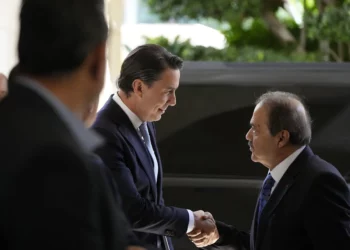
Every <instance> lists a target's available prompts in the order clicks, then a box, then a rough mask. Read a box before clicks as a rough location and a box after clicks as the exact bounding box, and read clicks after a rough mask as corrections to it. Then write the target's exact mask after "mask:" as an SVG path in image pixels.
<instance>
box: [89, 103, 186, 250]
mask: <svg viewBox="0 0 350 250" xmlns="http://www.w3.org/2000/svg"><path fill="white" fill-rule="evenodd" d="M92 127H93V129H94V130H96V131H97V132H98V133H100V134H101V135H102V136H103V137H104V138H105V140H106V142H107V143H106V144H105V146H103V147H102V148H100V149H99V150H98V151H97V152H96V153H97V154H98V155H99V156H100V157H101V159H102V160H103V161H104V163H105V165H106V166H108V167H109V168H110V169H111V171H112V174H113V176H114V179H115V181H116V183H117V186H118V189H119V193H120V195H121V197H122V203H123V209H124V212H125V214H126V215H127V217H128V219H129V221H130V223H131V225H132V228H133V230H134V231H135V234H136V235H137V236H138V238H139V239H140V240H142V241H143V242H144V243H145V244H146V245H151V246H156V245H157V243H158V242H162V248H163V249H164V248H165V247H164V242H165V241H169V239H168V238H165V237H163V236H170V237H180V236H182V235H184V234H185V233H186V231H187V227H188V223H189V215H188V212H187V210H186V209H182V208H177V207H169V206H165V205H164V200H163V194H162V181H163V180H162V174H163V170H162V164H161V160H160V156H159V152H158V149H157V145H156V139H155V128H154V125H153V123H148V130H149V133H150V137H151V142H152V145H153V149H154V151H155V155H156V157H157V160H158V165H159V175H158V180H157V182H156V180H155V177H154V170H153V161H152V158H151V155H150V154H149V152H148V150H147V148H146V146H145V145H144V143H143V141H142V140H141V138H140V136H139V135H138V133H137V131H136V130H135V128H134V127H133V124H132V123H131V121H130V119H129V118H128V116H127V115H126V114H125V112H124V111H123V110H122V109H121V108H120V107H119V105H118V104H117V103H116V102H115V101H114V100H113V99H112V98H110V99H109V100H108V101H107V103H106V104H105V106H104V107H103V108H102V109H101V110H100V111H99V112H98V115H97V118H96V121H95V123H94V125H93V126H92ZM169 245H170V248H172V246H171V242H170V241H169Z"/></svg>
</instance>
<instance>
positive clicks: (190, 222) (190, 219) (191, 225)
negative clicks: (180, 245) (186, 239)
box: [186, 209, 194, 233]
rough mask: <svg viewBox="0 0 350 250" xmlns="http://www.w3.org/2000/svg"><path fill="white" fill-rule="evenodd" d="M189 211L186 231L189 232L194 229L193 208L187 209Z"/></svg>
mask: <svg viewBox="0 0 350 250" xmlns="http://www.w3.org/2000/svg"><path fill="white" fill-rule="evenodd" d="M187 212H188V227H187V232H186V233H189V232H191V231H192V230H193V229H194V215H193V212H192V211H191V210H188V209H187Z"/></svg>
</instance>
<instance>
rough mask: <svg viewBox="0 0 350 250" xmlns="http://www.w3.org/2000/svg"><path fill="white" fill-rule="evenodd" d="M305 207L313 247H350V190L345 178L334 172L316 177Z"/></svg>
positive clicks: (326, 248)
mask: <svg viewBox="0 0 350 250" xmlns="http://www.w3.org/2000/svg"><path fill="white" fill-rule="evenodd" d="M305 207H306V213H305V218H304V221H305V228H306V233H307V234H308V237H310V239H311V241H312V243H313V247H312V248H313V249H318V250H328V249H337V250H348V249H350V193H349V188H348V186H347V185H346V183H345V181H344V179H343V178H341V177H340V176H338V175H335V174H333V173H327V174H323V175H321V176H319V177H317V179H316V180H315V181H314V183H313V184H312V187H311V190H310V193H309V196H308V197H307V203H306V206H305Z"/></svg>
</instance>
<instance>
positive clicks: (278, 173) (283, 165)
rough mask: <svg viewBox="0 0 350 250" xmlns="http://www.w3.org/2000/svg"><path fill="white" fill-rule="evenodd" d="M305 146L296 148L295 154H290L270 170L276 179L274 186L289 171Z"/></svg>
mask: <svg viewBox="0 0 350 250" xmlns="http://www.w3.org/2000/svg"><path fill="white" fill-rule="evenodd" d="M304 148H305V146H302V147H301V148H299V149H297V150H295V151H294V152H293V154H291V155H290V156H288V157H287V158H286V159H284V160H283V161H282V162H280V163H279V164H278V165H277V166H276V167H274V168H273V169H272V170H271V171H270V173H271V175H272V178H273V179H274V180H275V185H274V187H276V185H277V183H278V182H279V181H280V180H281V179H282V176H283V175H284V173H285V172H286V171H287V169H288V168H289V166H290V165H291V164H292V163H293V161H295V159H296V158H297V157H298V156H299V155H300V153H301V152H302V151H303V150H304Z"/></svg>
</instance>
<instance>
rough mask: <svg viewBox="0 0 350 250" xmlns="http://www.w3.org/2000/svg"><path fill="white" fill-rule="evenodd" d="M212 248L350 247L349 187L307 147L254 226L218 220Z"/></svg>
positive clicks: (343, 249) (324, 249) (313, 249)
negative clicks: (248, 228) (247, 227)
mask: <svg viewBox="0 0 350 250" xmlns="http://www.w3.org/2000/svg"><path fill="white" fill-rule="evenodd" d="M255 214H256V212H255ZM217 227H218V230H219V234H220V239H219V240H218V241H217V242H216V244H215V245H212V246H209V247H207V249H213V248H214V249H217V248H219V249H235V250H281V249H283V250H329V249H337V250H348V249H350V191H349V188H348V186H347V184H346V182H345V180H344V178H343V177H342V176H341V174H340V173H339V172H338V170H337V169H336V168H335V167H334V166H332V165H331V164H329V163H328V162H326V161H324V160H322V159H321V158H319V157H318V156H317V155H314V154H313V152H312V151H311V149H310V148H309V147H306V148H305V149H304V150H303V151H302V152H301V154H300V155H299V156H298V157H297V158H296V160H295V161H294V162H293V163H292V164H291V165H290V167H289V168H288V170H287V171H286V173H285V174H284V175H283V177H282V179H281V180H280V182H279V183H278V184H277V186H276V188H275V190H274V191H273V193H272V195H271V197H270V199H269V201H268V202H267V204H266V206H265V208H264V210H263V211H262V214H261V219H260V222H259V225H258V226H257V222H256V216H254V219H253V223H252V227H251V232H250V234H249V233H245V232H241V231H239V230H237V229H236V228H235V227H233V226H229V225H226V224H224V223H222V222H217Z"/></svg>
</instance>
